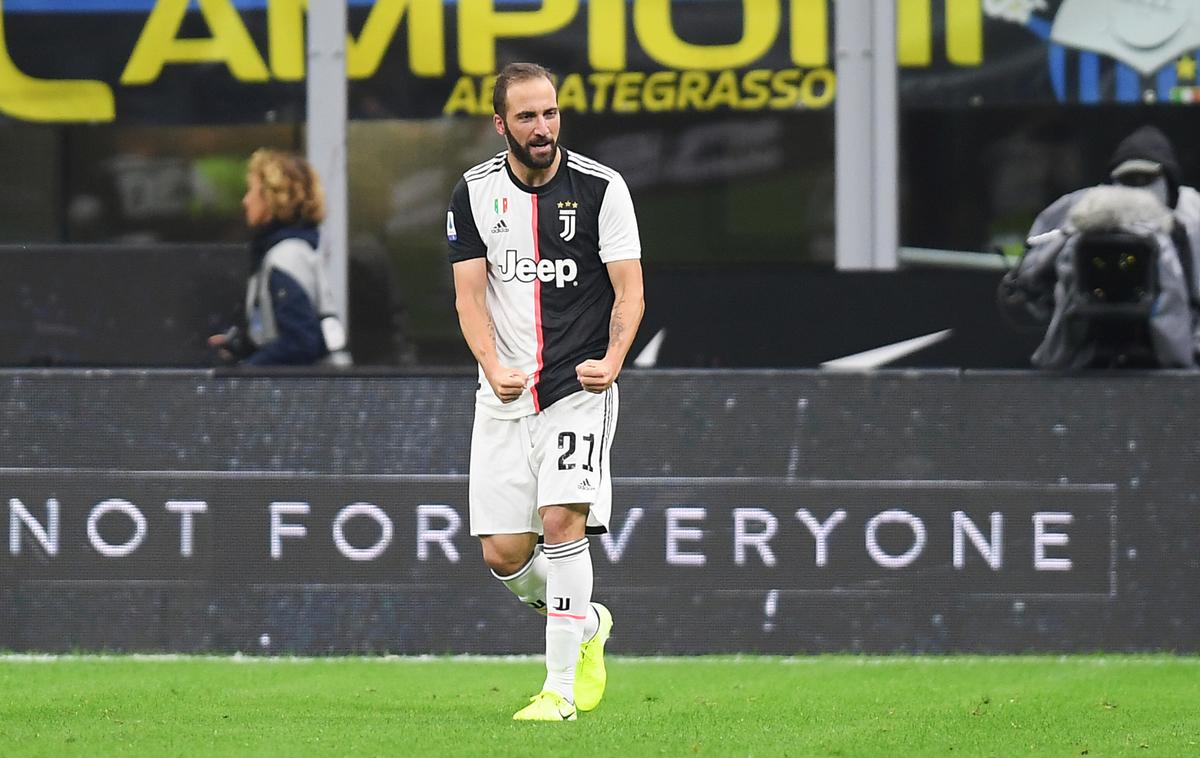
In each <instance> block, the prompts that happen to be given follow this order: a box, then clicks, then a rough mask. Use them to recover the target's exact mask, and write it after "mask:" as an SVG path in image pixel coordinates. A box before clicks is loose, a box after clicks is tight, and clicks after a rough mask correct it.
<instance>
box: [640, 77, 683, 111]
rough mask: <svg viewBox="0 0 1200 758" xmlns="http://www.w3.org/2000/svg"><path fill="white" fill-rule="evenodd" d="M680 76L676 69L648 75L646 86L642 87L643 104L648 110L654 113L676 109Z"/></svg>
mask: <svg viewBox="0 0 1200 758" xmlns="http://www.w3.org/2000/svg"><path fill="white" fill-rule="evenodd" d="M678 76H679V75H678V74H677V73H676V72H674V71H655V72H654V73H653V74H650V76H647V77H646V86H645V87H644V88H643V89H642V104H643V105H644V106H645V107H646V110H648V111H651V112H652V113H659V112H661V111H669V110H674V108H675V81H676V79H677V78H678Z"/></svg>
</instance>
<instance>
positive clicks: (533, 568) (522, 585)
mask: <svg viewBox="0 0 1200 758" xmlns="http://www.w3.org/2000/svg"><path fill="white" fill-rule="evenodd" d="M549 568H550V561H548V560H547V559H546V556H545V555H544V554H543V553H542V550H541V548H540V547H538V546H535V547H534V548H533V555H531V556H529V560H528V561H527V562H526V563H525V565H524V566H522V567H521V568H520V569H519V570H518V571H517V572H516V573H515V574H513V575H512V576H500V575H499V574H497V573H496V572H495V571H493V572H492V576H494V577H496V578H497V579H499V580H500V581H502V582H504V586H505V587H508V589H509V591H510V592H512V594H514V595H516V596H517V599H518V600H520V601H521V602H522V603H524V604H525V605H528V606H529V607H530V608H532V609H534V610H535V611H537V612H538V613H540V614H542V615H543V616H545V615H546V572H547V571H548V570H549Z"/></svg>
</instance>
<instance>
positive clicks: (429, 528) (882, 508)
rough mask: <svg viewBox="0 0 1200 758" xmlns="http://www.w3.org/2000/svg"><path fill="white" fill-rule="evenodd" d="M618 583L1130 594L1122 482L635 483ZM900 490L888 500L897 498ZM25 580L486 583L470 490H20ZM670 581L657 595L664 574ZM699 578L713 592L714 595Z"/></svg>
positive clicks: (259, 486) (282, 479) (437, 484)
mask: <svg viewBox="0 0 1200 758" xmlns="http://www.w3.org/2000/svg"><path fill="white" fill-rule="evenodd" d="M616 485H617V486H618V488H619V491H620V493H621V499H622V500H623V501H625V503H627V504H628V505H627V507H625V508H623V509H620V510H617V511H616V512H615V514H614V519H613V523H612V524H611V527H612V531H611V532H610V533H609V534H606V535H602V536H599V537H596V538H594V541H595V543H596V547H597V550H596V551H595V554H594V557H595V559H596V560H597V562H600V563H604V564H606V565H607V566H608V567H609V568H608V569H606V570H605V576H606V577H607V578H608V580H609V581H610V582H612V583H613V584H614V585H615V586H633V585H638V584H646V583H649V584H650V585H652V586H655V587H659V588H661V589H663V590H664V591H668V590H670V589H671V588H673V587H686V586H689V585H693V584H698V585H699V586H704V587H707V588H709V589H713V590H753V591H760V592H766V591H769V590H779V589H782V590H785V591H789V592H790V591H795V592H806V593H829V594H833V595H836V594H842V593H879V594H888V593H896V592H914V591H919V590H920V589H921V587H922V586H926V585H928V584H930V583H934V584H936V585H937V586H938V588H939V591H942V592H947V593H951V594H964V595H980V596H989V597H991V596H1003V595H1013V596H1020V597H1026V596H1031V595H1033V596H1037V595H1048V596H1061V597H1065V598H1098V599H1107V598H1111V597H1115V595H1116V585H1115V581H1116V566H1115V563H1114V561H1115V556H1114V552H1115V550H1116V539H1117V528H1118V524H1117V510H1116V502H1115V489H1116V488H1115V485H1084V486H1070V485H1068V486H1060V485H1042V486H1038V485H1033V484H1016V485H1014V484H1013V483H1009V482H923V483H912V484H908V485H907V486H905V484H903V483H892V482H888V483H879V482H856V481H841V482H810V481H804V480H799V481H794V480H787V479H786V478H780V479H769V478H750V479H744V478H741V477H624V478H619V479H618V480H617V481H616ZM881 485H882V486H881ZM4 487H5V492H4V493H3V494H4V496H5V500H6V501H7V503H8V514H7V515H8V525H7V526H8V556H7V558H8V561H7V563H8V569H9V572H10V573H9V575H10V576H11V577H12V578H15V579H18V580H28V579H38V580H64V581H70V580H76V579H80V578H84V577H86V578H87V579H88V580H92V581H101V580H103V581H119V580H138V581H163V580H166V581H199V580H215V581H222V582H229V583H236V582H239V581H243V580H244V578H245V577H254V580H255V581H256V582H268V583H270V582H275V583H291V582H299V583H319V584H338V583H347V584H354V583H359V582H366V583H380V584H396V585H405V584H409V585H416V586H422V585H426V584H429V583H438V582H452V583H457V584H462V585H463V587H462V589H463V591H470V588H471V587H472V586H474V585H476V584H477V581H476V580H477V579H478V577H477V576H476V570H475V569H476V568H477V563H476V561H477V557H476V555H475V553H476V551H477V547H476V545H475V541H474V539H473V538H472V537H471V536H470V534H469V531H468V515H467V497H466V494H467V493H466V476H464V475H436V474H432V475H425V476H422V475H411V476H404V475H397V476H388V475H386V474H379V475H344V476H339V475H335V474H319V475H314V474H292V475H287V476H284V475H274V476H263V475H260V474H259V472H244V473H236V472H230V473H227V474H220V473H218V472H189V471H159V472H147V471H128V472H122V471H102V470H92V471H88V470H77V469H60V470H56V469H52V468H51V469H42V470H30V471H26V472H19V471H17V470H10V472H9V473H8V474H7V475H6V476H5V484H4ZM647 574H648V575H649V576H652V577H653V580H652V581H650V582H647V580H646V575H647ZM698 580H700V581H698Z"/></svg>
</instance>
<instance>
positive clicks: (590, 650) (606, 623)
mask: <svg viewBox="0 0 1200 758" xmlns="http://www.w3.org/2000/svg"><path fill="white" fill-rule="evenodd" d="M592 606H593V607H594V608H595V609H596V615H597V616H599V617H600V627H599V628H598V629H597V630H596V635H595V636H594V637H592V638H591V639H590V640H588V641H587V642H585V643H583V644H582V645H580V646H579V663H577V664H576V665H575V705H576V706H577V707H578V708H579V710H581V711H590V710H594V709H595V707H596V706H598V705H600V699H601V698H603V697H604V685H605V684H606V683H607V682H608V672H607V671H605V669H604V643H606V642H608V637H609V635H610V634H612V625H613V619H612V613H610V612H609V610H608V609H607V608H605V607H604V606H603V605H601V604H600V603H592Z"/></svg>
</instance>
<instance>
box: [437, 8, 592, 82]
mask: <svg viewBox="0 0 1200 758" xmlns="http://www.w3.org/2000/svg"><path fill="white" fill-rule="evenodd" d="M578 10H579V0H554V2H545V3H542V7H541V8H539V9H538V10H535V11H508V10H505V11H500V10H497V9H496V8H495V6H494V5H493V2H492V0H459V3H458V64H459V68H461V69H462V70H463V72H464V73H468V74H489V73H491V72H492V71H494V70H495V68H496V40H498V39H502V38H509V37H540V36H542V35H544V34H550V33H552V32H556V31H558V30H559V29H561V28H563V27H564V26H566V25H567V24H568V23H569V22H570V21H571V19H573V18H574V17H575V13H576V11H578Z"/></svg>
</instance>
